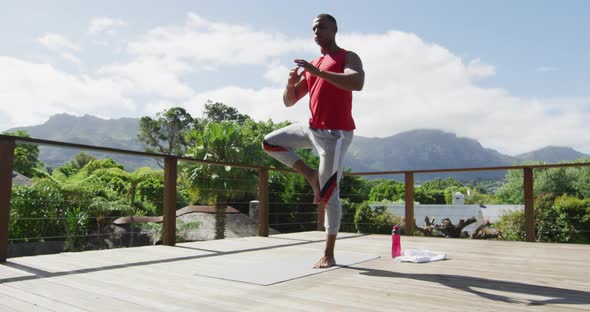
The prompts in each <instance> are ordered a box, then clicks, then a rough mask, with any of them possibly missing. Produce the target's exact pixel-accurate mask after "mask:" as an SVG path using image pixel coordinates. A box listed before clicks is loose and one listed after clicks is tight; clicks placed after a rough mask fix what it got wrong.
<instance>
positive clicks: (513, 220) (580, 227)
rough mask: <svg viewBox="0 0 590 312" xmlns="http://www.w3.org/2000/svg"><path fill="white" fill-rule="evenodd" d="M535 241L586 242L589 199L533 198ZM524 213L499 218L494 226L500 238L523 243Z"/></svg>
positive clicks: (552, 196)
mask: <svg viewBox="0 0 590 312" xmlns="http://www.w3.org/2000/svg"><path fill="white" fill-rule="evenodd" d="M534 205H535V229H536V233H535V236H536V239H537V240H538V241H541V242H563V243H589V242H590V235H589V230H590V228H589V226H588V224H589V221H590V200H588V199H579V198H576V197H573V196H570V195H561V196H558V197H555V195H554V194H540V195H538V196H536V197H535V203H534ZM524 222H525V221H524V212H513V213H509V214H506V215H504V216H502V218H501V219H500V221H498V222H496V223H495V224H494V226H495V227H496V228H497V229H498V230H500V231H501V232H502V235H503V237H504V239H507V240H524V238H525V223H524Z"/></svg>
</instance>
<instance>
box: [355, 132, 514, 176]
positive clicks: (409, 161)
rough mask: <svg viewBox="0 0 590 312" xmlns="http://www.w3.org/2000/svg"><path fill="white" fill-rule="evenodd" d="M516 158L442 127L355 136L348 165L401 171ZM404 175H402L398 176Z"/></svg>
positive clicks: (492, 173) (491, 173)
mask: <svg viewBox="0 0 590 312" xmlns="http://www.w3.org/2000/svg"><path fill="white" fill-rule="evenodd" d="M513 161H514V160H513V158H512V157H510V156H506V155H502V154H500V153H498V152H497V151H495V150H492V149H487V148H484V147H483V146H481V144H479V142H478V141H476V140H474V139H470V138H461V137H457V136H456V135H455V134H452V133H448V132H443V131H440V130H429V129H421V130H412V131H407V132H403V133H399V134H396V135H394V136H390V137H386V138H364V137H358V136H357V137H355V138H354V139H353V143H352V144H351V146H350V148H349V150H348V154H347V160H346V161H345V166H347V167H352V168H353V171H399V170H409V169H410V170H411V169H438V168H460V167H490V166H506V165H510V164H511V163H513ZM504 175H505V172H503V171H487V172H464V173H450V174H420V175H417V177H416V180H418V181H419V180H429V179H431V178H433V177H449V176H450V177H455V178H458V179H461V180H473V179H498V178H502V177H503V176H504ZM396 178H403V177H396Z"/></svg>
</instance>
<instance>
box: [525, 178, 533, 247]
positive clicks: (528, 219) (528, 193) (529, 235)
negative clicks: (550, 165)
mask: <svg viewBox="0 0 590 312" xmlns="http://www.w3.org/2000/svg"><path fill="white" fill-rule="evenodd" d="M523 171H524V224H525V232H526V241H527V242H534V241H535V204H534V203H535V200H534V195H533V194H534V193H533V188H534V184H533V183H534V176H533V168H524V169H523Z"/></svg>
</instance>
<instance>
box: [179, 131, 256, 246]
mask: <svg viewBox="0 0 590 312" xmlns="http://www.w3.org/2000/svg"><path fill="white" fill-rule="evenodd" d="M188 136H189V137H190V139H191V140H192V142H194V146H193V147H191V149H190V150H189V151H188V155H189V156H191V157H194V158H196V159H203V160H213V161H220V162H233V163H248V162H251V161H252V158H251V157H253V156H254V155H253V154H250V153H248V152H246V151H247V150H252V149H253V148H254V147H252V146H244V145H243V142H242V135H241V133H240V128H239V126H238V124H237V123H235V122H227V121H224V122H219V123H217V122H210V123H207V124H206V125H205V126H204V128H203V130H202V131H197V130H194V129H193V130H192V131H190V132H189V133H188ZM258 148H259V147H258ZM181 172H182V175H183V177H184V178H185V179H187V180H188V181H189V184H190V187H191V189H190V191H191V193H192V199H193V200H202V201H206V202H207V203H209V204H214V205H215V208H216V222H215V223H216V234H215V237H216V238H217V239H221V238H224V236H225V234H224V232H225V210H226V207H227V202H228V201H229V200H234V199H240V198H242V199H243V198H245V197H246V196H247V195H249V194H254V193H255V192H256V186H257V184H258V183H257V178H256V173H255V172H253V171H252V170H245V169H240V168H232V167H229V166H214V165H207V164H186V165H183V167H182V169H181Z"/></svg>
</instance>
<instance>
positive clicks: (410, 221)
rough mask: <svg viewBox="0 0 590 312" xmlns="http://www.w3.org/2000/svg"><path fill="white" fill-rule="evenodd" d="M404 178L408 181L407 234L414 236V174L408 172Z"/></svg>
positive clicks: (406, 197) (406, 198) (406, 199)
mask: <svg viewBox="0 0 590 312" xmlns="http://www.w3.org/2000/svg"><path fill="white" fill-rule="evenodd" d="M404 176H405V180H406V195H405V201H406V213H405V215H406V218H405V220H404V222H405V226H404V227H405V234H406V235H414V173H413V172H411V171H408V172H405V173H404Z"/></svg>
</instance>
